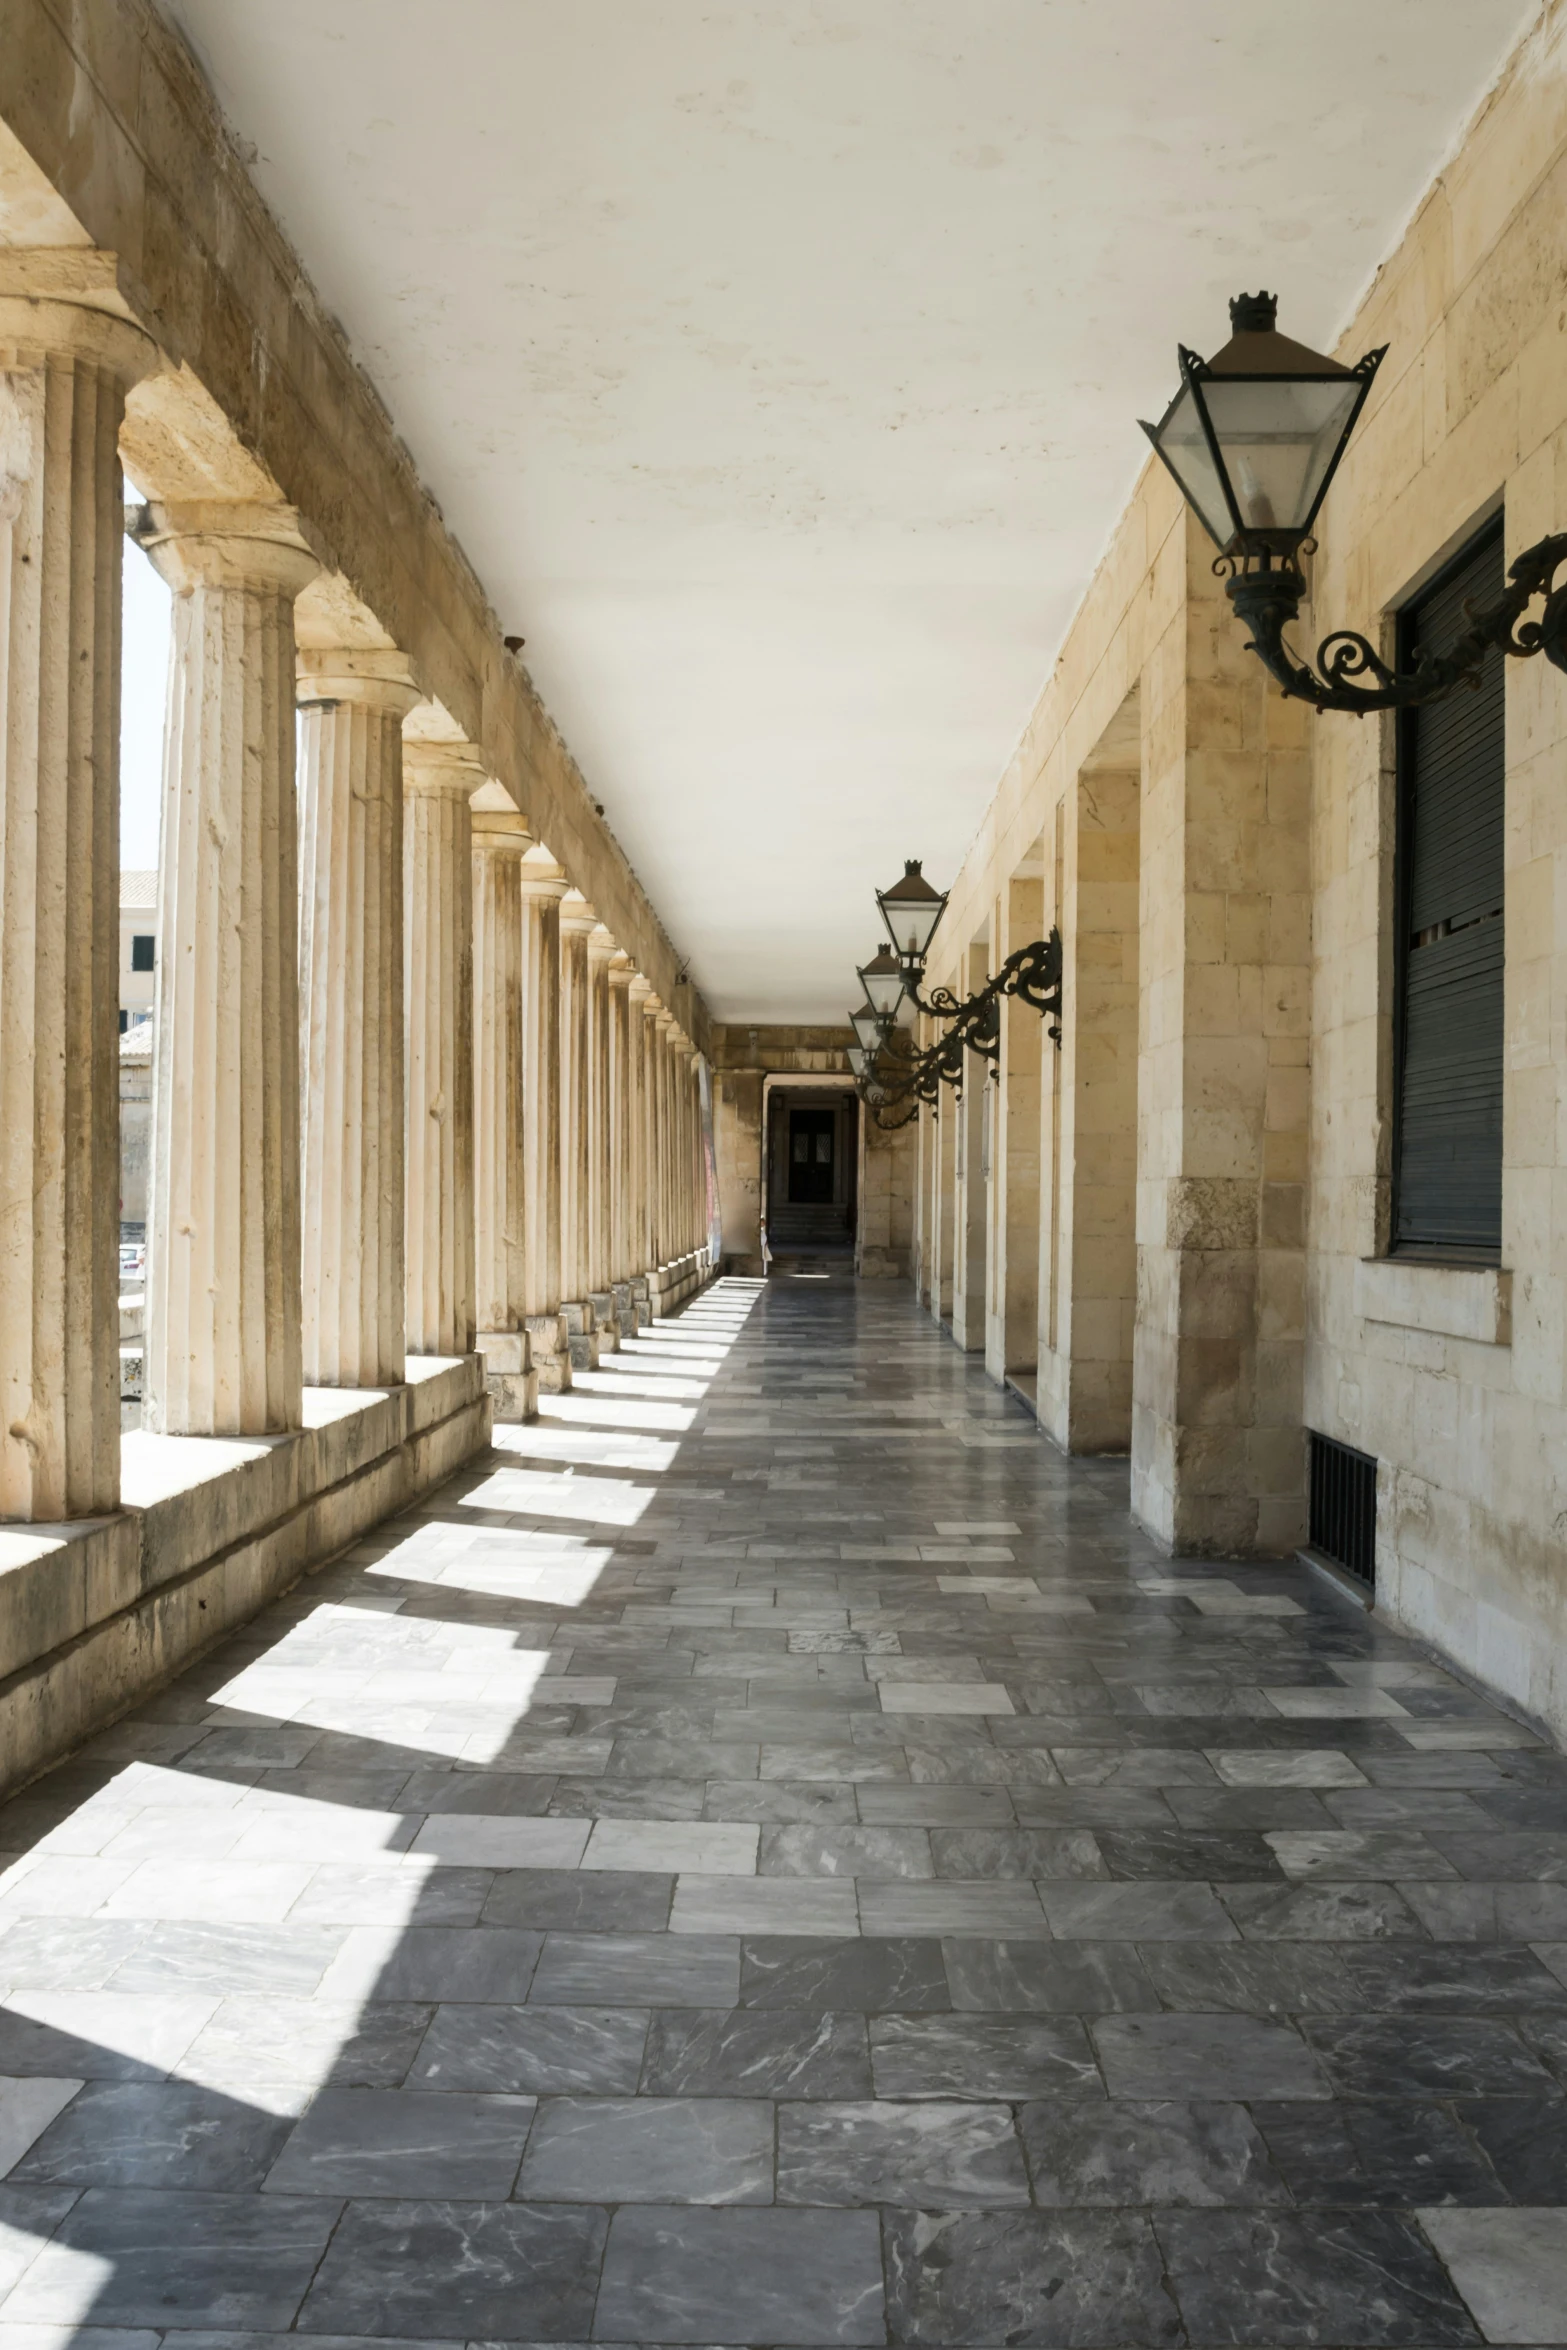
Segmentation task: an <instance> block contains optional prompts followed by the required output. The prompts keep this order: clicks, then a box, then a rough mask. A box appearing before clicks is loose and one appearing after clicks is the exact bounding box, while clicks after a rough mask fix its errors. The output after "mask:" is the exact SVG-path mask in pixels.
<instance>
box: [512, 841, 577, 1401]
mask: <svg viewBox="0 0 1567 2350" xmlns="http://www.w3.org/2000/svg"><path fill="white" fill-rule="evenodd" d="M518 887H519V890H520V893H521V900H522V934H521V937H522V944H521V960H520V965H519V982H520V989H521V995H522V1088H523V1103H522V1150H523V1266H522V1271H523V1320H524V1323H525V1324H526V1327H527V1332H528V1346H529V1352H530V1354H531V1356H532V1359H533V1369H534V1373H535V1376H536V1377H537V1380H538V1383H539V1386H540V1388H541V1389H542V1390H543V1391H545V1392H546V1393H549V1394H558V1393H559V1392H560V1391H561V1390H562V1389H563V1388H567V1387H569V1386H570V1385H571V1353H570V1349H569V1346H568V1343H567V1331H566V1325H565V1321H564V1319H563V1317H562V1314H561V1310H560V1308H561V1294H562V1293H561V1285H560V1268H561V1256H560V1241H561V1218H560V1170H561V1134H560V902H561V899H562V898H563V897H564V896H565V894H566V876H565V874H564V873H562V871H561V869H560V867H559V866H558V865H557V864H555V863H554V862H553V861H552V860H551V858H550V856H549V853H548V851H547V850H545V849H543V848H534V849H530V850H529V852H528V854H527V855H526V856H525V857H524V858H523V860H522V864H521V867H520V869H519V875H518Z"/></svg>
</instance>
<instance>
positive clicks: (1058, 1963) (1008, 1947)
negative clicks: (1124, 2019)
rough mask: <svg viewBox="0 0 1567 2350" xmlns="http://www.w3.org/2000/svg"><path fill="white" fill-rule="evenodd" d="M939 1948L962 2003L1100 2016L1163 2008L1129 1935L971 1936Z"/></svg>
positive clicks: (961, 2006) (954, 1995)
mask: <svg viewBox="0 0 1567 2350" xmlns="http://www.w3.org/2000/svg"><path fill="white" fill-rule="evenodd" d="M941 1947H942V1955H943V1958H944V1961H945V1964H946V1972H947V1982H948V1984H949V1986H950V1989H951V1996H952V2005H953V2007H954V2008H957V2009H978V2010H981V2011H986V2012H1000V2013H1003V2014H1005V2013H1010V2012H1012V2011H1019V2012H1022V2013H1032V2014H1038V2015H1100V2014H1106V2013H1109V2014H1114V2013H1118V2012H1120V2011H1123V2010H1125V2011H1130V2012H1134V2013H1136V2012H1142V2011H1150V2010H1151V2011H1153V2012H1155V2013H1157V2011H1158V2009H1159V2007H1160V2005H1161V2001H1160V1997H1159V1993H1158V1991H1157V1990H1156V1989H1155V1988H1154V1985H1153V1982H1152V1981H1151V1979H1150V1976H1149V1971H1148V1968H1147V1966H1146V1964H1145V1962H1144V1959H1143V1956H1142V1955H1141V1954H1140V1953H1139V1951H1138V1950H1136V1949H1135V1948H1134V1947H1133V1946H1132V1945H1131V1944H1130V1943H1128V1942H1065V1943H1055V1942H1049V1943H1047V1942H1039V1941H1034V1940H1022V1941H1009V1940H1005V1939H997V1940H990V1939H982V1938H979V1937H973V1938H970V1939H966V1940H953V1941H950V1942H944V1943H943V1944H942V1946H941ZM943 2004H944V2003H943Z"/></svg>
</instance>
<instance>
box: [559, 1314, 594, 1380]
mask: <svg viewBox="0 0 1567 2350" xmlns="http://www.w3.org/2000/svg"><path fill="white" fill-rule="evenodd" d="M560 1313H561V1320H562V1321H563V1322H564V1323H565V1325H566V1346H567V1350H568V1352H569V1353H570V1356H571V1367H572V1369H573V1370H574V1371H596V1370H597V1369H598V1364H599V1338H598V1326H597V1323H596V1321H595V1318H594V1313H593V1301H592V1299H591V1298H586V1297H574V1298H565V1299H562V1301H561V1309H560Z"/></svg>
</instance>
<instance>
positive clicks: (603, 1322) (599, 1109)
mask: <svg viewBox="0 0 1567 2350" xmlns="http://www.w3.org/2000/svg"><path fill="white" fill-rule="evenodd" d="M615 952H616V947H615V941H614V939H613V938H612V937H611V936H610V934H609V932H608V931H607V930H606V929H605V927H604V925H603V923H602V922H601V923H599V924H598V926H597V928H596V929H594V930H591V931H590V932H589V933H588V1136H587V1142H588V1148H587V1210H588V1212H587V1235H588V1239H587V1248H588V1260H587V1263H588V1302H589V1304H590V1305H591V1306H592V1308H593V1326H594V1328H595V1330H596V1331H597V1332H598V1340H599V1351H600V1352H601V1353H603V1354H613V1353H614V1352H615V1351H616V1350H617V1349H618V1347H619V1345H620V1325H619V1323H618V1322H617V1321H616V1319H615V1300H614V1296H613V1294H612V1292H611V1289H610V1282H611V1279H612V1278H613V1276H612V1274H611V1271H610V1240H609V1223H610V1192H611V1171H610V1127H609V966H610V959H611V957H612V956H613V955H614V954H615Z"/></svg>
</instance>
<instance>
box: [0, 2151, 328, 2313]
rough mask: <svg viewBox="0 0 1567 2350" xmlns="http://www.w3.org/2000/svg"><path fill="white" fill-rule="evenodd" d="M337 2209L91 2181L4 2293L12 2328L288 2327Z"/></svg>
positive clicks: (317, 2202)
mask: <svg viewBox="0 0 1567 2350" xmlns="http://www.w3.org/2000/svg"><path fill="white" fill-rule="evenodd" d="M341 2208H342V2207H341V2205H340V2204H339V2203H337V2202H332V2201H326V2200H321V2199H319V2198H315V2197H309V2196H284V2195H277V2196H273V2195H259V2194H258V2195H235V2194H226V2193H212V2192H207V2191H203V2192H188V2191H180V2192H172V2191H169V2190H159V2189H157V2188H150V2187H137V2188H109V2187H90V2188H89V2189H88V2190H87V2192H86V2193H85V2194H83V2195H82V2196H81V2197H80V2199H79V2200H78V2201H77V2202H76V2203H75V2204H74V2205H73V2207H72V2208H71V2209H70V2211H69V2212H68V2213H67V2214H66V2215H65V2217H64V2218H63V2219H61V2221H60V2223H59V2225H58V2227H57V2228H56V2229H55V2231H54V2233H53V2234H52V2235H51V2237H50V2239H49V2241H48V2242H47V2243H46V2244H45V2245H44V2248H43V2250H42V2251H41V2252H40V2253H39V2255H38V2257H37V2259H36V2260H34V2261H33V2262H32V2264H31V2265H30V2267H28V2269H27V2270H26V2271H25V2273H24V2275H23V2276H22V2278H21V2280H20V2282H19V2283H18V2284H16V2285H15V2286H14V2287H13V2288H12V2290H11V2291H10V2293H9V2294H7V2296H6V2300H5V2303H4V2310H3V2323H4V2325H5V2326H6V2327H8V2328H9V2327H12V2326H37V2325H44V2326H65V2327H75V2326H77V2325H79V2324H80V2323H81V2322H82V2320H83V2319H90V2320H91V2322H92V2323H93V2324H94V2325H97V2326H155V2327H158V2328H160V2329H161V2328H163V2327H165V2326H176V2325H177V2326H181V2327H210V2328H214V2329H221V2330H223V2331H235V2332H244V2331H247V2330H249V2329H250V2328H252V2327H263V2328H265V2327H275V2328H278V2329H280V2330H281V2329H284V2328H286V2327H288V2326H289V2325H290V2324H291V2323H292V2321H293V2318H294V2315H295V2312H296V2311H297V2310H298V2308H299V2305H300V2303H301V2301H302V2300H303V2299H304V2296H305V2293H306V2290H307V2288H308V2287H309V2285H310V2281H311V2278H312V2276H314V2274H315V2272H316V2269H317V2266H318V2264H319V2262H320V2260H321V2256H322V2254H323V2252H324V2251H325V2250H326V2246H327V2241H328V2238H329V2237H330V2236H331V2235H332V2231H333V2229H334V2228H335V2227H336V2225H337V2220H338V2214H339V2212H340V2210H341Z"/></svg>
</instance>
